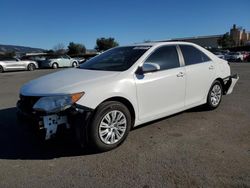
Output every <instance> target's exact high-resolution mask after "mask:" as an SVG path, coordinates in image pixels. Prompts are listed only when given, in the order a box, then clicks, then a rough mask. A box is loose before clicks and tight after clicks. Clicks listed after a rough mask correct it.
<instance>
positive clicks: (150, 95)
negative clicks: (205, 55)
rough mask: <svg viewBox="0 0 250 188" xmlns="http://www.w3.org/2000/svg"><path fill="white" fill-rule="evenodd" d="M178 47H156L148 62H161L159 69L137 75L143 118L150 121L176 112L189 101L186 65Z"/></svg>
mask: <svg viewBox="0 0 250 188" xmlns="http://www.w3.org/2000/svg"><path fill="white" fill-rule="evenodd" d="M179 59H180V58H179V54H178V52H177V47H176V46H175V45H172V46H163V47H160V48H158V49H156V50H155V51H154V52H153V53H152V54H151V55H150V56H149V57H148V58H147V60H146V61H145V62H144V63H154V64H158V65H159V67H160V70H158V71H157V72H151V73H144V74H143V75H137V74H136V75H135V82H136V88H137V97H138V106H139V120H140V121H148V120H153V119H157V118H160V117H164V116H167V115H170V114H173V113H176V112H178V111H180V110H182V109H183V108H184V104H185V80H186V78H185V68H184V67H183V66H182V65H181V64H180V61H179Z"/></svg>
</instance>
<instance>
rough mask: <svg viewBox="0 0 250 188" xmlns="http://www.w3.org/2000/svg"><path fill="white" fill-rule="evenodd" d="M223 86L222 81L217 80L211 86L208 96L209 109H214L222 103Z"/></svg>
mask: <svg viewBox="0 0 250 188" xmlns="http://www.w3.org/2000/svg"><path fill="white" fill-rule="evenodd" d="M222 92H223V90H222V86H221V83H220V82H219V81H218V80H216V81H215V82H214V83H213V85H212V86H211V88H210V90H209V92H208V96H207V103H206V106H207V108H208V109H210V110H213V109H215V108H217V107H218V106H219V105H220V102H221V99H222Z"/></svg>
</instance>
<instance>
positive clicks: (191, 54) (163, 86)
mask: <svg viewBox="0 0 250 188" xmlns="http://www.w3.org/2000/svg"><path fill="white" fill-rule="evenodd" d="M238 79H239V77H238V76H237V75H231V71H230V66H229V65H228V62H227V61H225V60H223V59H220V58H218V57H217V56H215V55H214V54H212V53H211V52H209V51H207V50H206V49H204V48H202V47H200V46H198V45H196V44H192V43H187V42H157V43H145V44H136V45H131V46H124V47H116V48H113V49H110V50H108V51H106V52H104V53H103V54H100V55H98V56H96V57H94V58H92V59H90V60H88V61H87V62H85V63H83V64H82V65H81V66H80V67H79V68H76V69H69V70H64V71H60V72H56V73H53V74H50V75H47V76H43V77H41V78H38V79H35V80H33V81H30V82H28V83H27V84H25V85H24V86H23V87H22V88H21V90H20V100H19V101H18V103H17V108H18V117H19V118H22V117H24V115H25V117H29V118H31V119H33V120H34V122H36V123H35V125H36V126H37V127H38V128H39V130H43V131H44V135H45V136H44V138H45V139H46V140H47V139H50V138H51V137H53V135H55V134H56V132H57V130H58V129H59V128H62V127H66V128H72V129H75V132H76V137H77V139H78V140H79V142H80V143H81V145H84V144H86V143H87V144H90V145H91V146H93V147H95V148H96V149H98V150H100V151H107V150H110V149H113V148H115V147H117V146H119V145H120V144H121V143H122V142H123V141H124V140H125V138H126V137H127V135H128V133H129V131H130V130H131V128H133V127H136V126H138V125H141V124H143V123H146V122H150V121H153V120H156V119H159V118H162V117H165V116H169V115H171V114H175V113H178V112H180V111H184V110H187V109H189V108H193V107H195V106H199V105H203V104H205V106H206V107H207V108H208V109H211V110H213V109H215V108H217V107H218V106H219V105H220V102H221V100H222V95H226V94H230V93H231V92H232V91H233V88H234V85H235V84H236V82H237V80H238ZM218 113H222V112H218Z"/></svg>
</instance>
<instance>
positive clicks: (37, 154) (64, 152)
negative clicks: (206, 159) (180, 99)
mask: <svg viewBox="0 0 250 188" xmlns="http://www.w3.org/2000/svg"><path fill="white" fill-rule="evenodd" d="M16 110H17V109H16V108H14V107H13V108H7V109H1V110H0V159H29V160H32V159H34V160H36V159H40V160H42V159H44V160H46V159H53V158H59V157H68V156H79V155H91V154H95V152H94V151H92V150H91V149H88V148H85V149H81V148H80V147H78V144H77V142H76V141H75V139H74V136H73V135H71V134H67V135H65V136H60V137H57V138H56V139H54V140H53V141H49V142H47V143H44V142H42V143H41V142H40V141H39V140H38V139H37V136H36V134H34V132H33V131H32V129H30V127H29V126H31V125H27V124H25V123H20V122H19V121H18V120H17V118H16ZM199 111H204V108H203V107H196V108H193V109H190V110H188V111H186V112H199ZM178 114H180V113H178ZM178 114H175V115H172V116H169V117H166V118H171V117H173V116H176V115H178ZM166 118H162V119H159V120H155V121H152V122H149V123H145V124H143V125H141V126H138V127H136V128H135V129H140V128H143V127H145V126H148V125H150V124H152V123H155V122H158V121H162V120H164V119H166Z"/></svg>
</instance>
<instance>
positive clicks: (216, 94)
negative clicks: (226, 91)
mask: <svg viewBox="0 0 250 188" xmlns="http://www.w3.org/2000/svg"><path fill="white" fill-rule="evenodd" d="M210 98H211V103H212V105H213V106H217V105H218V104H219V103H220V100H221V87H220V86H219V85H217V84H216V85H214V87H213V89H212V91H211V97H210Z"/></svg>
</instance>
